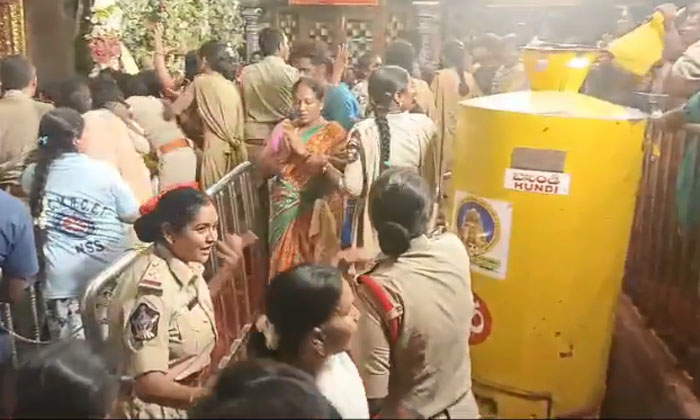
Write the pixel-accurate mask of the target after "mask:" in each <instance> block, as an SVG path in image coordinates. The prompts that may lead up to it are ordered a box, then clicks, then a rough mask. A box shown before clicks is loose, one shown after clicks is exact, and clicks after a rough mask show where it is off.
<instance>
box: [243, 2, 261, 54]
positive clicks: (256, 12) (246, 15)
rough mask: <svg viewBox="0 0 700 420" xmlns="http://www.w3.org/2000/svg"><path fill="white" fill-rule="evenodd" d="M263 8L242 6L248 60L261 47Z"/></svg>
mask: <svg viewBox="0 0 700 420" xmlns="http://www.w3.org/2000/svg"><path fill="white" fill-rule="evenodd" d="M261 15H262V9H261V8H259V7H246V6H243V7H242V8H241V16H242V17H243V22H244V25H245V29H244V33H245V45H246V57H245V58H246V60H250V58H251V57H252V55H253V53H254V52H255V51H257V50H258V48H259V45H258V44H259V34H260V30H261V25H260V16H261Z"/></svg>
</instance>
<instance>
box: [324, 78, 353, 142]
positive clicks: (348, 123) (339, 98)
mask: <svg viewBox="0 0 700 420" xmlns="http://www.w3.org/2000/svg"><path fill="white" fill-rule="evenodd" d="M323 118H325V119H326V120H328V121H336V122H337V123H338V124H340V125H342V126H343V128H344V129H346V130H350V129H351V128H352V126H353V125H354V124H355V121H356V120H359V119H360V118H361V115H360V104H359V103H358V102H357V98H355V95H353V94H352V92H351V91H350V89H348V86H347V85H346V84H345V83H341V84H340V85H338V86H332V87H330V88H329V89H328V91H327V92H326V99H325V100H324V101H323Z"/></svg>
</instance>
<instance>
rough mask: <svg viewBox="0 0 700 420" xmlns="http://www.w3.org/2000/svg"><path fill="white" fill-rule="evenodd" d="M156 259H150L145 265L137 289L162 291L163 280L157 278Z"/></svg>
mask: <svg viewBox="0 0 700 420" xmlns="http://www.w3.org/2000/svg"><path fill="white" fill-rule="evenodd" d="M157 267H158V260H151V261H150V262H149V263H148V266H147V267H146V272H145V273H144V274H143V277H141V280H139V289H142V290H146V291H149V292H162V291H163V282H162V281H161V280H160V279H159V278H158V270H157Z"/></svg>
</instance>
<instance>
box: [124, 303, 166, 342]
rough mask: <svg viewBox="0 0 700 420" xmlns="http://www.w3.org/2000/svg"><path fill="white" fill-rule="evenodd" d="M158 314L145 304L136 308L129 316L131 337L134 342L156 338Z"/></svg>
mask: <svg viewBox="0 0 700 420" xmlns="http://www.w3.org/2000/svg"><path fill="white" fill-rule="evenodd" d="M159 319H160V313H158V311H156V310H155V309H153V308H151V307H150V306H148V305H147V304H145V303H142V304H140V305H139V306H137V307H136V309H135V310H134V312H133V313H132V314H131V318H130V319H129V324H130V325H131V335H132V336H133V337H134V340H136V341H150V340H153V339H154V338H156V337H157V336H158V320H159Z"/></svg>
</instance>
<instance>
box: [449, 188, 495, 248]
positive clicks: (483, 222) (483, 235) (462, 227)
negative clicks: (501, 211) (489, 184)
mask: <svg viewBox="0 0 700 420" xmlns="http://www.w3.org/2000/svg"><path fill="white" fill-rule="evenodd" d="M457 233H458V235H459V237H460V239H461V240H462V243H463V244H464V246H465V247H466V248H467V252H468V253H469V256H470V257H476V256H479V255H483V254H485V253H486V252H488V251H490V250H491V248H493V247H494V245H495V244H496V243H498V239H499V236H500V234H501V224H500V222H499V220H498V216H497V214H496V211H495V210H494V209H493V207H491V205H490V204H489V203H488V202H486V201H485V200H482V199H480V198H478V197H469V198H467V199H465V200H464V201H462V203H461V204H460V206H459V213H458V215H457Z"/></svg>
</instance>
